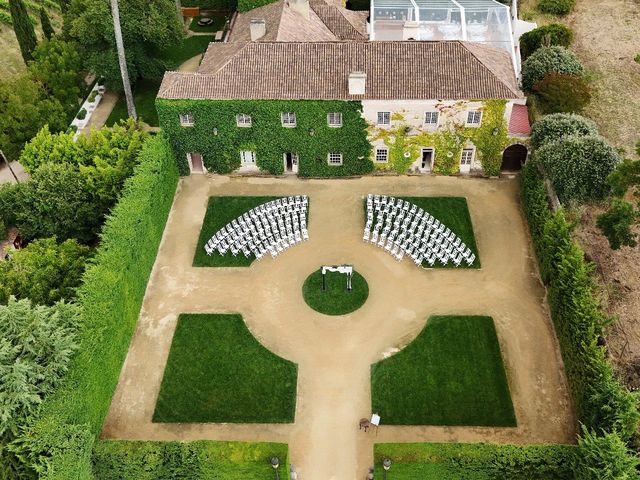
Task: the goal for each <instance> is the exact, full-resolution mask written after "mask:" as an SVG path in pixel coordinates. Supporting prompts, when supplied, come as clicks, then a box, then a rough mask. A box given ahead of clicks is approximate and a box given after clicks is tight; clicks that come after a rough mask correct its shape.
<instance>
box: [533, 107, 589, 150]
mask: <svg viewBox="0 0 640 480" xmlns="http://www.w3.org/2000/svg"><path fill="white" fill-rule="evenodd" d="M597 134H598V127H596V124H595V122H594V121H593V120H590V119H588V118H585V117H583V116H580V115H577V114H573V113H554V114H551V115H545V116H544V117H542V118H541V119H540V120H538V121H537V122H536V123H534V124H533V129H532V130H531V144H532V145H533V146H534V148H540V147H541V146H542V145H544V144H545V143H547V142H552V141H554V140H559V139H560V138H562V137H568V136H577V137H584V136H587V135H597Z"/></svg>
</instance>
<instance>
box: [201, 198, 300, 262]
mask: <svg viewBox="0 0 640 480" xmlns="http://www.w3.org/2000/svg"><path fill="white" fill-rule="evenodd" d="M308 207H309V199H308V197H307V196H306V195H296V196H295V197H283V198H278V199H276V200H273V201H270V202H266V203H263V204H261V205H258V206H257V207H255V208H252V209H251V210H249V211H248V212H246V213H244V214H242V215H241V216H239V217H238V218H235V219H233V220H232V221H231V222H229V223H227V224H226V225H225V226H224V227H222V228H221V229H220V230H218V231H217V232H216V233H215V235H213V237H211V238H210V239H209V241H208V242H207V243H206V244H205V246H204V249H205V251H206V252H207V255H212V254H213V252H214V251H217V252H218V253H219V254H220V255H225V254H226V253H227V252H229V251H230V252H231V253H232V255H233V256H236V255H238V254H239V253H240V252H242V253H243V254H244V256H245V257H247V258H249V257H250V256H251V255H255V257H256V259H257V260H261V259H262V257H264V256H265V255H266V254H267V253H270V254H271V256H272V257H274V258H275V257H277V256H278V255H279V254H280V253H282V252H283V251H284V250H286V249H287V248H289V247H292V246H294V245H295V244H297V243H300V242H302V241H304V240H308V239H309V232H308V231H307V212H308Z"/></svg>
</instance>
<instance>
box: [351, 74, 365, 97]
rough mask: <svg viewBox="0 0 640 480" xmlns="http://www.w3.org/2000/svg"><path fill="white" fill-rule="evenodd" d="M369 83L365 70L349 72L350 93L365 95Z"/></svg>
mask: <svg viewBox="0 0 640 480" xmlns="http://www.w3.org/2000/svg"><path fill="white" fill-rule="evenodd" d="M366 84H367V74H366V73H364V72H351V73H350V74H349V95H364V90H365V86H366Z"/></svg>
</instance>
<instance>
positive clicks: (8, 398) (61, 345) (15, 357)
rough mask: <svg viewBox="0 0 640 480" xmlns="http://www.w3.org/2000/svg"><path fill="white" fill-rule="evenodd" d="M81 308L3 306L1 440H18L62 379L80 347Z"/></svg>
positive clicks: (0, 333) (0, 309)
mask: <svg viewBox="0 0 640 480" xmlns="http://www.w3.org/2000/svg"><path fill="white" fill-rule="evenodd" d="M79 317H80V309H79V307H77V306H75V305H72V304H67V303H64V302H59V303H56V304H55V305H53V306H51V307H47V306H43V305H32V304H31V301H30V300H28V299H24V300H16V299H15V298H13V297H11V298H9V302H8V304H7V305H0V439H3V440H4V441H6V440H7V439H11V438H12V437H14V436H16V435H17V433H18V429H19V427H20V426H21V425H23V424H24V422H25V420H26V419H27V418H28V417H29V416H30V415H32V414H34V413H35V412H36V411H37V409H38V406H39V405H40V403H41V402H42V399H43V398H44V397H45V396H46V395H47V394H48V393H50V392H51V391H52V390H53V389H54V388H55V387H56V386H57V385H58V384H59V383H60V381H61V380H62V378H63V376H64V373H65V372H66V370H67V367H68V365H69V361H70V359H71V356H72V354H73V352H74V351H75V350H76V348H77V343H76V331H77V327H78V323H79Z"/></svg>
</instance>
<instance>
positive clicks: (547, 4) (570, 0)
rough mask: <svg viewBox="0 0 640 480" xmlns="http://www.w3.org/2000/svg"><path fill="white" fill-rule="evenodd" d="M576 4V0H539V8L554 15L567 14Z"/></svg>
mask: <svg viewBox="0 0 640 480" xmlns="http://www.w3.org/2000/svg"><path fill="white" fill-rule="evenodd" d="M575 6H576V0H539V1H538V10H540V11H541V12H542V13H550V14H552V15H566V14H567V13H570V12H571V11H572V10H573V7H575Z"/></svg>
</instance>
